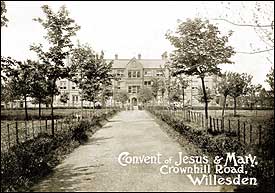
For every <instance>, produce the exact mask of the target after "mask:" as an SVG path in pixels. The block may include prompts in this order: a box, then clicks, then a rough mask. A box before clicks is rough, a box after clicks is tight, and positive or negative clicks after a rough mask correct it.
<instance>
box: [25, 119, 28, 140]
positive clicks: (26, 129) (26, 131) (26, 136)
mask: <svg viewBox="0 0 275 193" xmlns="http://www.w3.org/2000/svg"><path fill="white" fill-rule="evenodd" d="M27 139H28V126H27V121H26V120H25V140H27Z"/></svg>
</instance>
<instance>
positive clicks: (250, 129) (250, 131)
mask: <svg viewBox="0 0 275 193" xmlns="http://www.w3.org/2000/svg"><path fill="white" fill-rule="evenodd" d="M249 136H250V137H249V140H250V141H249V144H251V143H252V125H251V124H250V128H249Z"/></svg>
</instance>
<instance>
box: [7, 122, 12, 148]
mask: <svg viewBox="0 0 275 193" xmlns="http://www.w3.org/2000/svg"><path fill="white" fill-rule="evenodd" d="M7 129H8V148H9V149H10V145H11V144H10V125H9V124H8V123H7Z"/></svg>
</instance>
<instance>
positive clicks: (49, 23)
mask: <svg viewBox="0 0 275 193" xmlns="http://www.w3.org/2000/svg"><path fill="white" fill-rule="evenodd" d="M42 10H43V12H44V14H45V15H46V18H45V19H42V18H40V17H39V18H35V19H34V20H35V21H38V22H39V23H40V24H41V25H42V26H43V27H44V29H45V30H46V31H47V35H46V36H45V39H46V40H48V43H49V48H48V50H45V49H44V50H43V46H42V44H39V45H32V46H31V50H33V51H35V52H36V53H37V55H38V57H39V59H40V60H41V61H42V63H43V64H44V65H46V66H47V73H46V74H45V76H47V78H48V81H49V83H50V84H49V85H50V93H51V118H52V135H53V136H54V115H53V114H54V112H53V100H54V95H56V94H57V93H58V92H57V89H56V81H57V80H58V79H60V78H67V77H68V74H69V70H70V69H69V68H68V67H66V66H65V63H64V60H65V59H66V57H68V55H69V52H70V50H71V49H72V47H73V44H72V42H71V37H72V36H75V35H76V32H77V31H78V30H79V29H80V27H79V26H78V25H76V24H75V21H74V20H73V19H71V18H70V17H69V12H68V11H67V9H66V7H65V6H62V7H61V8H60V9H59V11H58V12H57V13H54V12H53V11H52V9H51V8H50V7H49V6H48V5H43V6H42Z"/></svg>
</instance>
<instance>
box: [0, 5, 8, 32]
mask: <svg viewBox="0 0 275 193" xmlns="http://www.w3.org/2000/svg"><path fill="white" fill-rule="evenodd" d="M6 13H7V9H6V3H5V1H1V28H2V27H3V26H5V27H7V23H8V21H9V20H8V19H7V18H6V15H5V14H6Z"/></svg>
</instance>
